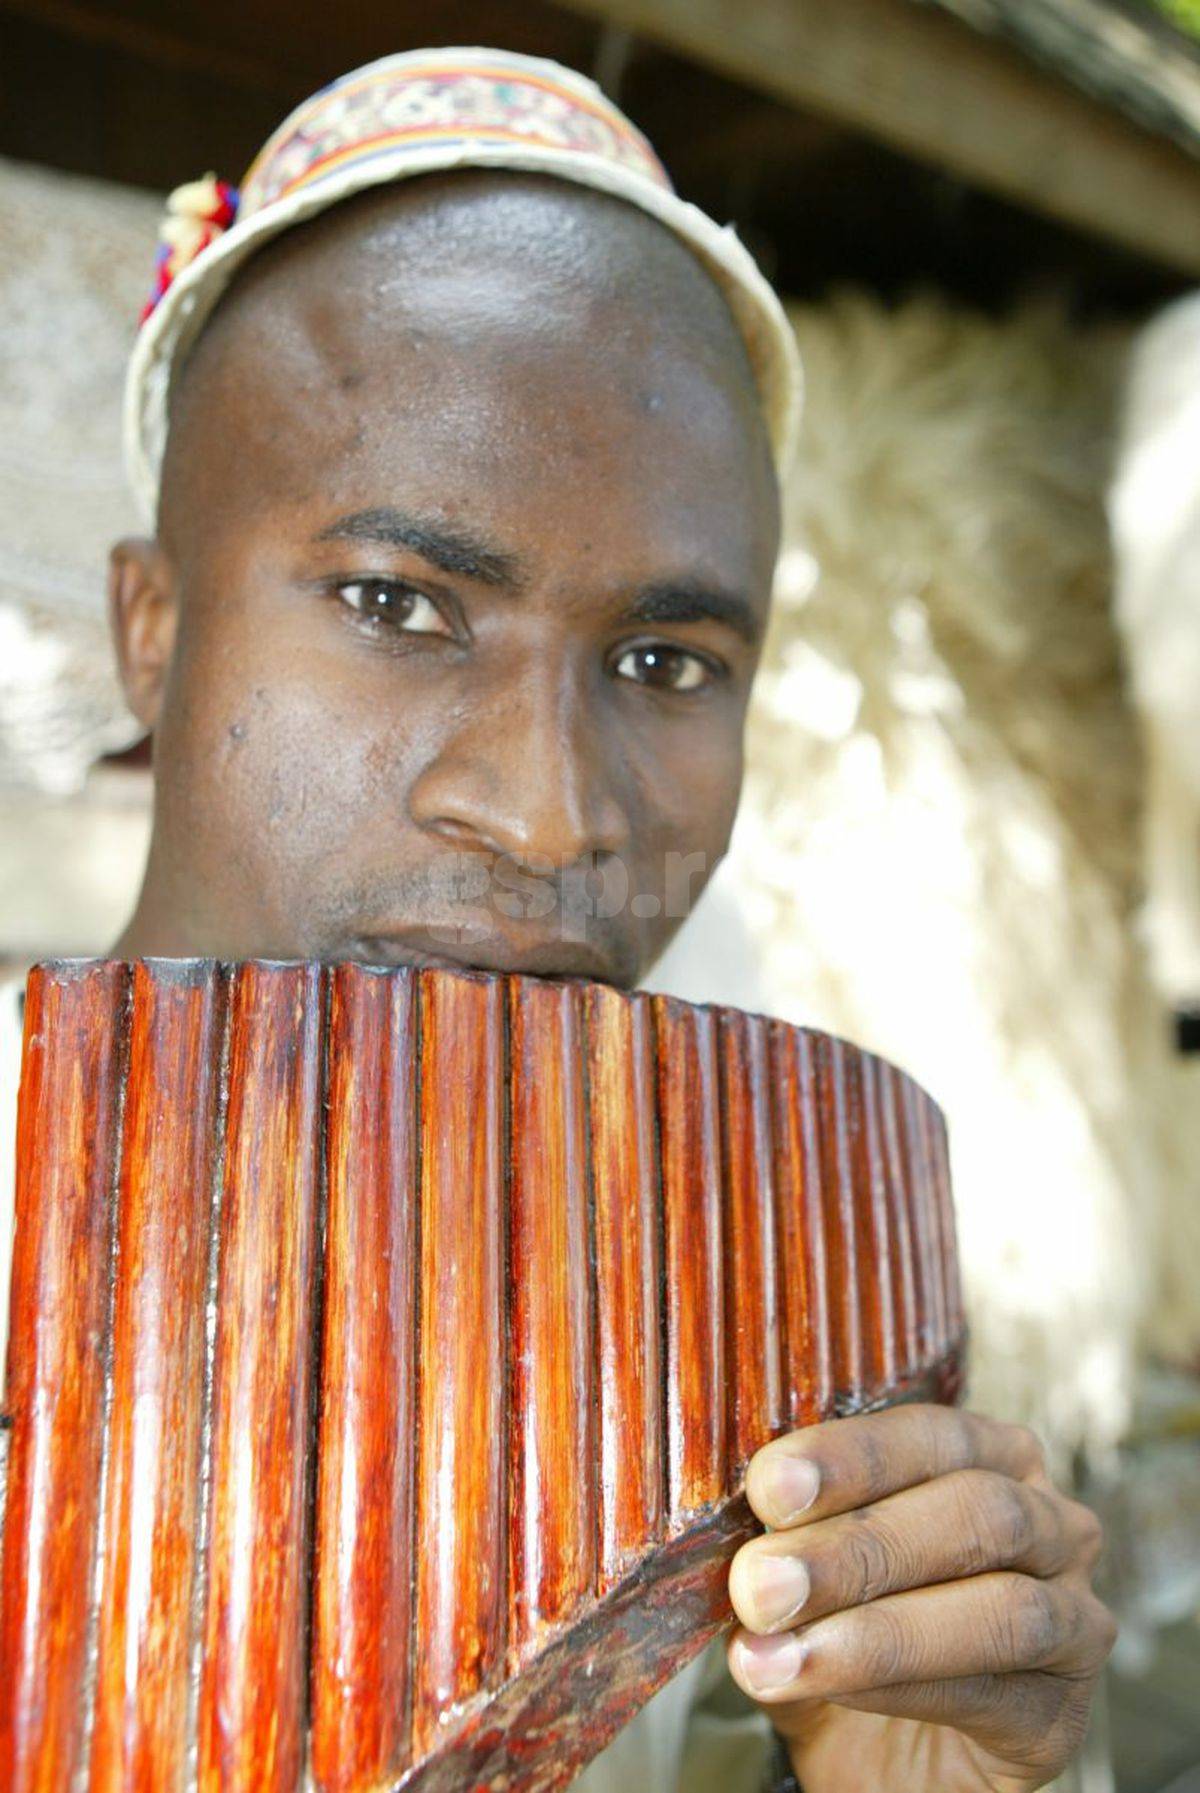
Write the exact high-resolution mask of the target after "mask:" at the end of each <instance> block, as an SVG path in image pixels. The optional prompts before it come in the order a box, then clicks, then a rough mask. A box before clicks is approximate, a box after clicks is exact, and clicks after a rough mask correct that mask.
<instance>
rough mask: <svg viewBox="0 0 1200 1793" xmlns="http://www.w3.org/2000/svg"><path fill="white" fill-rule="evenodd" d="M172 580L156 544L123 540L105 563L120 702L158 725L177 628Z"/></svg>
mask: <svg viewBox="0 0 1200 1793" xmlns="http://www.w3.org/2000/svg"><path fill="white" fill-rule="evenodd" d="M178 614H179V612H178V599H177V596H176V589H175V578H174V574H173V573H172V571H171V567H170V564H169V562H168V560H167V557H166V555H165V554H164V553H163V551H162V549H161V548H160V547H159V545H158V543H157V542H152V541H144V540H139V539H138V538H136V537H133V536H127V537H126V538H125V540H123V541H120V542H118V543H117V544H116V546H115V547H114V548H113V550H112V552H111V554H110V555H109V557H108V616H109V624H110V626H111V628H112V635H113V644H114V646H115V648H116V653H117V668H118V671H119V672H120V675H121V684H122V686H123V688H124V691H125V699H126V702H127V703H128V705H129V707H130V709H131V710H132V711H133V713H134V715H135V716H136V717H137V719H138V721H139V722H140V723H141V724H142V726H143V727H144V728H146V729H147V730H153V729H154V728H155V726H156V725H157V722H158V718H159V712H160V710H161V708H162V694H163V689H164V687H165V685H166V681H167V672H168V670H169V668H170V665H171V654H172V651H173V649H174V646H175V628H176V624H177V622H178Z"/></svg>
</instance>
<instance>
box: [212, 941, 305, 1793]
mask: <svg viewBox="0 0 1200 1793" xmlns="http://www.w3.org/2000/svg"><path fill="white" fill-rule="evenodd" d="M320 1039H321V972H320V968H319V967H318V966H315V965H307V966H305V965H297V966H276V967H270V966H261V965H254V964H250V965H243V966H240V967H239V968H238V969H237V971H235V973H234V974H233V980H232V985H231V990H230V1022H229V1064H228V1080H229V1109H228V1118H227V1137H226V1146H225V1152H226V1156H225V1171H224V1187H223V1194H222V1208H221V1215H220V1273H219V1281H218V1294H217V1316H216V1337H215V1361H214V1368H213V1378H214V1383H213V1417H212V1475H213V1483H214V1486H215V1487H217V1488H219V1489H220V1490H221V1499H220V1500H216V1501H214V1502H213V1506H212V1511H211V1515H210V1525H209V1534H208V1540H207V1562H206V1590H205V1620H204V1633H203V1635H204V1654H203V1667H202V1672H201V1676H200V1691H199V1711H198V1749H199V1784H200V1787H201V1788H202V1789H204V1793H216V1790H217V1789H220V1790H221V1793H252V1790H253V1793H295V1789H296V1787H297V1785H298V1782H299V1776H300V1772H301V1769H302V1766H303V1761H304V1748H305V1737H304V1720H305V1686H306V1681H307V1664H306V1662H305V1655H304V1650H303V1639H304V1636H305V1633H306V1628H307V1598H306V1595H307V1585H308V1555H307V1542H308V1540H307V1536H306V1525H305V1512H306V1506H307V1500H308V1439H309V1429H310V1424H311V1417H312V1416H311V1413H310V1405H309V1402H310V1389H311V1383H312V1359H313V1344H314V1321H315V1309H314V1271H315V1267H316V1255H317V1254H316V1247H317V1239H318V1215H317V1198H318V1128H319V1125H320V1119H321V1094H322V1092H321V1055H320V1050H319V1045H320Z"/></svg>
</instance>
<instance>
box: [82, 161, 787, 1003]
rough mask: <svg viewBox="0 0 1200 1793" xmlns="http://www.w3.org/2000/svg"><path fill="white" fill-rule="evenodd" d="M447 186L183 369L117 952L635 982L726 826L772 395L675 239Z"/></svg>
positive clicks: (287, 284) (151, 578)
mask: <svg viewBox="0 0 1200 1793" xmlns="http://www.w3.org/2000/svg"><path fill="white" fill-rule="evenodd" d="M422 185H423V186H425V188H426V190H425V191H424V192H423V193H422V194H421V195H420V196H419V201H417V202H414V201H412V200H411V199H410V200H408V202H407V204H405V203H400V201H401V198H402V195H401V194H398V193H397V194H392V195H390V196H381V197H379V198H377V199H375V200H373V201H372V202H371V203H369V204H368V205H366V206H365V207H364V206H362V205H360V206H359V207H357V208H350V207H342V208H339V211H340V212H341V213H342V214H345V215H344V216H342V217H340V218H339V217H338V216H337V214H336V213H335V214H331V215H330V223H329V227H328V228H326V229H324V230H323V231H321V232H318V231H315V230H314V231H312V232H310V233H293V238H294V240H293V241H291V242H288V241H287V240H286V239H285V240H284V242H283V243H282V244H281V245H280V248H279V250H277V251H276V253H275V255H274V259H273V261H272V262H271V263H270V264H269V265H264V267H263V269H262V270H261V274H258V273H257V272H256V270H254V267H253V264H252V267H251V274H250V278H249V279H248V280H246V281H245V290H244V291H241V292H238V294H237V298H236V302H231V304H230V306H229V315H228V317H227V318H226V317H223V316H221V317H218V319H217V320H216V321H215V322H214V324H213V326H212V327H211V328H210V332H209V336H208V337H206V339H205V340H204V341H203V342H202V343H201V345H200V348H199V349H198V351H197V353H196V356H195V360H194V362H193V364H192V366H191V367H190V368H189V369H188V371H187V375H186V381H185V388H184V392H183V394H182V400H181V404H180V408H179V411H178V414H177V420H176V422H175V423H174V424H173V436H172V445H171V449H170V451H169V455H168V467H167V484H166V486H165V488H164V491H165V497H164V509H163V518H162V528H161V530H160V542H161V548H160V549H159V550H156V551H149V550H142V549H138V548H136V547H127V548H126V549H124V550H121V551H118V555H117V571H116V575H115V589H116V593H117V602H116V605H115V612H116V615H117V618H118V626H119V634H120V635H121V640H122V648H123V661H124V665H125V669H126V676H127V682H128V683H129V686H130V689H131V692H132V693H133V695H134V699H135V703H137V704H140V713H142V714H143V716H144V719H145V720H146V721H147V722H148V723H149V724H151V725H152V726H153V727H154V731H155V767H156V815H155V830H154V841H153V844H152V849H151V858H150V865H149V869H148V873H147V880H146V886H145V889H144V891H143V896H142V900H141V903H140V905H139V911H138V914H137V916H135V919H134V922H133V923H132V924H131V928H130V930H129V934H128V935H127V937H126V941H125V942H124V943H123V945H124V947H125V949H126V950H137V951H160V952H172V953H176V952H177V953H192V952H200V953H213V954H219V955H221V956H228V957H239V958H240V957H250V956H275V957H280V956H283V957H290V956H303V957H316V958H342V957H346V958H360V959H366V960H369V961H371V962H374V963H395V962H410V961H418V962H419V961H422V960H425V959H428V958H434V959H437V958H443V957H447V958H452V959H456V960H459V959H461V960H463V961H466V962H468V963H471V964H478V965H485V966H489V967H494V968H503V969H520V970H530V971H535V972H544V973H555V972H578V973H583V974H585V975H589V976H594V977H600V978H604V979H608V980H611V981H614V982H617V983H622V984H625V983H630V982H633V981H635V980H636V979H637V977H638V976H639V975H640V974H641V973H643V972H644V971H645V970H646V969H647V968H648V966H649V965H650V964H651V962H652V961H653V960H654V958H655V957H656V956H657V955H658V953H659V952H661V950H662V949H663V947H664V946H665V944H666V942H667V940H668V939H669V938H670V935H671V934H672V933H673V932H674V930H675V928H676V927H677V926H678V925H679V922H680V920H681V919H682V917H683V915H684V914H685V913H686V910H687V906H688V904H689V902H691V901H694V900H695V897H696V896H697V895H698V894H699V891H700V889H701V888H702V886H703V883H704V882H705V879H706V878H707V875H708V873H709V872H710V871H711V870H712V868H713V866H714V865H715V863H716V861H717V860H718V859H719V857H720V855H721V854H722V852H723V851H724V849H725V846H726V843H727V840H728V836H729V830H730V827H731V825H732V821H733V816H734V811H735V808H736V804H737V798H738V789H739V784H740V780H741V770H742V754H741V741H742V730H743V720H744V715H745V710H746V703H747V698H748V694H749V689H750V683H751V678H752V675H753V672H754V668H755V664H756V660H757V656H758V647H759V641H760V636H761V631H762V628H763V625H764V622H765V618H766V611H767V603H768V593H769V585H770V578H771V571H772V566H773V561H774V555H775V548H776V538H777V516H776V496H775V489H774V481H773V478H772V475H771V470H770V464H769V458H768V454H767V449H766V445H765V441H764V439H763V432H762V429H761V425H760V424H759V422H758V420H757V416H756V413H755V409H754V400H753V393H752V391H751V389H750V388H749V384H748V376H747V374H746V370H745V368H744V365H743V364H742V363H741V361H740V358H739V354H738V350H737V346H736V338H734V337H733V333H732V325H731V324H729V323H728V322H727V321H726V320H725V319H724V317H723V314H722V313H721V310H720V307H721V301H720V299H719V296H718V295H717V294H716V292H715V289H710V288H709V285H708V281H707V277H706V276H705V275H704V274H703V273H702V272H701V270H700V269H699V268H698V266H696V265H695V264H694V263H693V262H692V260H691V257H690V256H689V254H688V252H687V251H686V250H685V249H683V248H682V246H681V245H679V244H677V243H675V242H674V240H673V239H671V238H669V237H668V236H667V234H666V233H665V231H663V230H661V228H660V227H658V226H656V225H654V224H653V223H652V222H651V221H649V220H646V219H643V218H641V217H640V216H639V215H638V214H636V213H634V212H632V211H631V210H629V209H628V208H625V207H623V206H620V205H619V204H618V203H617V202H614V201H609V200H603V199H597V198H596V197H594V196H590V195H586V194H577V193H575V192H574V191H573V190H571V189H568V188H565V187H556V186H555V185H554V184H553V183H548V182H537V181H529V182H525V181H513V182H510V181H507V180H499V181H498V180H497V179H496V177H494V176H493V177H484V178H483V179H471V178H466V179H462V178H460V179H459V180H457V181H455V180H451V181H445V182H437V183H429V184H422ZM414 204H415V205H416V208H417V209H416V210H415V211H414ZM543 238H544V239H545V243H546V244H548V245H550V247H551V249H552V251H553V252H552V253H551V252H550V251H549V250H547V249H543V252H542V253H539V252H538V245H539V241H541V240H542V239H543ZM306 239H307V240H306ZM614 244H615V248H614ZM655 258H657V261H656V260H655ZM261 259H262V260H263V262H264V263H266V259H267V258H266V257H263V258H261ZM642 266H644V267H645V268H646V270H647V271H646V278H645V281H644V282H640V281H639V279H638V277H637V271H638V269H639V267H642ZM672 282H674V284H673V285H672ZM664 295H665V296H666V299H667V301H668V303H666V304H664V303H663V298H664ZM672 298H675V299H677V305H676V306H675V307H674V309H675V310H676V312H677V315H674V316H673V315H672V305H671V303H670V301H671V300H672ZM713 306H715V308H716V309H715V311H713V312H712V313H711V315H710V314H709V312H708V311H706V309H705V308H706V307H710V308H711V307H713ZM122 556H124V557H125V558H124V559H123V558H122ZM147 568H149V569H150V571H149V573H148V574H147V572H146V569H147ZM148 606H149V608H147V607H148ZM151 614H152V616H153V619H154V626H153V627H149V628H148V627H147V626H146V618H147V616H148V615H151ZM139 617H140V618H141V623H140V625H139V622H138V618H139ZM146 641H151V642H153V643H154V644H156V645H155V649H154V651H155V652H156V653H158V654H159V656H160V657H161V675H160V676H156V677H151V678H149V679H148V680H147V679H146V678H145V676H144V674H145V667H144V666H143V665H142V663H141V660H140V659H139V655H143V657H144V643H145V642H146ZM139 644H142V645H139ZM139 668H140V670H139Z"/></svg>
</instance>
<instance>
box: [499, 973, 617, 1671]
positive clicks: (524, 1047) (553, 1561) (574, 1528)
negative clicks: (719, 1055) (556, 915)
mask: <svg viewBox="0 0 1200 1793" xmlns="http://www.w3.org/2000/svg"><path fill="white" fill-rule="evenodd" d="M580 1008H581V1003H580V993H579V991H578V990H577V989H576V988H574V987H572V986H571V985H569V984H537V983H533V982H525V983H520V984H516V985H514V986H512V988H511V990H510V1019H509V1039H510V1053H509V1063H510V1072H509V1115H510V1133H511V1140H512V1145H511V1173H510V1182H509V1207H508V1213H509V1237H508V1261H509V1322H508V1341H509V1398H508V1426H509V1577H508V1585H509V1632H508V1637H509V1644H508V1665H507V1666H508V1672H509V1673H510V1674H514V1673H516V1672H518V1670H519V1668H520V1665H521V1663H522V1662H523V1661H525V1660H527V1659H528V1657H529V1656H530V1655H531V1654H532V1653H533V1652H534V1651H535V1650H536V1649H537V1648H538V1647H539V1644H540V1643H541V1642H542V1641H543V1640H544V1637H545V1634H546V1632H547V1630H549V1629H551V1628H553V1627H554V1626H556V1625H560V1624H561V1623H562V1621H563V1620H564V1619H565V1618H567V1617H569V1616H570V1615H571V1614H572V1613H574V1612H576V1611H578V1609H579V1607H580V1605H581V1604H582V1602H583V1601H585V1600H586V1599H587V1598H588V1597H589V1596H590V1594H591V1591H592V1588H593V1586H594V1583H595V1575H596V1514H595V1500H594V1479H595V1463H594V1457H595V1446H594V1443H593V1423H592V1416H593V1408H594V1402H593V1389H592V1290H591V1263H590V1246H589V1238H588V1190H587V1148H586V1137H585V1131H584V1121H585V1116H584V1099H585V1098H584V1087H583V1054H582V1050H581V1039H580Z"/></svg>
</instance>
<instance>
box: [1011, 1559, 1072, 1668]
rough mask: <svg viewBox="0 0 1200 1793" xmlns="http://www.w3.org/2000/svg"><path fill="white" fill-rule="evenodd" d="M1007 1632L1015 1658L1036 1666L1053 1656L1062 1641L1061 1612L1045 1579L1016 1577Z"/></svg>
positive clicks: (1021, 1662) (1022, 1663)
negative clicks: (1035, 1579)
mask: <svg viewBox="0 0 1200 1793" xmlns="http://www.w3.org/2000/svg"><path fill="white" fill-rule="evenodd" d="M1008 1635H1009V1638H1010V1642H1011V1649H1012V1655H1013V1659H1014V1661H1015V1662H1016V1663H1019V1664H1021V1665H1022V1666H1024V1667H1030V1668H1036V1667H1037V1666H1038V1665H1039V1664H1040V1663H1043V1662H1045V1661H1046V1660H1047V1659H1048V1658H1049V1657H1051V1656H1053V1655H1054V1653H1055V1651H1056V1650H1057V1648H1058V1647H1059V1645H1060V1644H1061V1642H1062V1616H1061V1614H1060V1612H1059V1610H1058V1603H1057V1601H1056V1600H1055V1599H1054V1596H1053V1594H1052V1593H1051V1591H1050V1588H1049V1586H1048V1585H1047V1584H1046V1583H1045V1582H1044V1581H1034V1580H1033V1579H1032V1578H1031V1577H1030V1576H1027V1575H1022V1576H1016V1577H1014V1578H1013V1582H1012V1584H1011V1592H1010V1593H1009V1596H1008Z"/></svg>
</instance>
